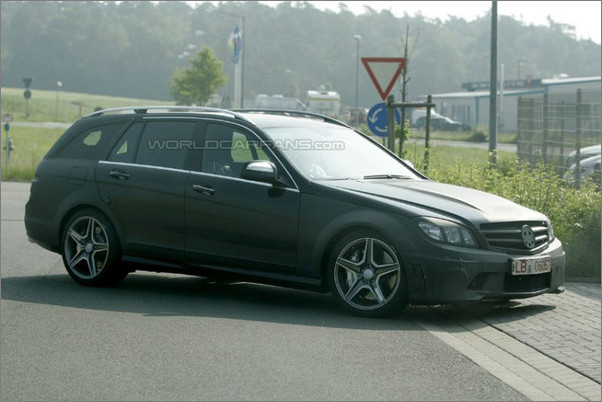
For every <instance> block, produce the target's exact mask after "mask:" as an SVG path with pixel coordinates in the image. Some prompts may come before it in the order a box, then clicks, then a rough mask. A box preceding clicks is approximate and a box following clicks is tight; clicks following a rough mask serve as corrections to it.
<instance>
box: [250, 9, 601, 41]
mask: <svg viewBox="0 0 602 402" xmlns="http://www.w3.org/2000/svg"><path fill="white" fill-rule="evenodd" d="M261 3H264V4H277V3H281V2H280V1H262V2H261ZM309 3H312V4H313V5H314V6H316V7H317V8H319V9H321V10H325V9H330V10H333V11H335V12H338V11H339V3H345V5H346V6H347V8H349V10H350V11H352V12H353V13H355V14H362V13H363V12H364V11H365V9H364V6H369V7H370V8H372V9H373V10H376V11H380V10H383V9H384V10H390V11H391V13H392V14H393V15H395V16H398V17H402V16H403V15H404V13H407V14H408V15H410V16H413V15H415V14H417V13H420V14H422V15H423V16H424V17H426V18H433V19H434V18H439V19H441V20H446V19H447V17H448V16H450V15H452V16H456V17H459V18H463V19H465V20H467V21H472V20H474V19H475V18H477V17H482V16H484V15H486V14H487V13H488V12H489V11H490V10H491V1H345V2H341V1H336V0H335V1H309ZM601 4H602V2H600V1H508V0H507V1H498V6H497V10H498V15H508V16H512V17H514V18H515V19H517V20H519V21H523V22H524V23H525V24H527V25H530V24H531V25H545V26H547V25H548V20H547V17H548V16H550V18H552V20H553V21H554V22H558V23H563V24H569V25H572V26H574V27H575V33H576V35H577V39H591V40H593V41H594V42H596V43H598V44H600V33H601V31H602V28H601V25H600V14H601Z"/></svg>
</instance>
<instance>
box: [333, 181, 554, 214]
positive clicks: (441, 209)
mask: <svg viewBox="0 0 602 402" xmlns="http://www.w3.org/2000/svg"><path fill="white" fill-rule="evenodd" d="M329 186H332V187H336V188H340V189H345V190H349V191H352V192H355V193H360V194H369V195H372V196H376V197H380V198H385V199H387V200H390V201H397V202H400V203H404V204H410V205H413V206H416V207H420V208H423V209H427V210H430V211H433V212H437V213H439V214H443V215H448V216H449V215H453V216H455V217H457V218H459V219H463V220H468V221H471V222H473V223H485V222H508V221H527V220H547V219H546V217H545V216H544V215H543V214H541V213H539V212H536V211H533V210H531V209H529V208H526V207H523V206H521V205H518V204H516V203H514V202H512V201H509V200H507V199H505V198H502V197H499V196H496V195H493V194H489V193H486V192H483V191H479V190H474V189H470V188H466V187H460V186H455V185H451V184H444V183H439V182H436V181H432V180H414V179H391V180H389V179H384V180H382V179H381V180H341V181H332V182H329Z"/></svg>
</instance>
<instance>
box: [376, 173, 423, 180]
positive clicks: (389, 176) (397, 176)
mask: <svg viewBox="0 0 602 402" xmlns="http://www.w3.org/2000/svg"><path fill="white" fill-rule="evenodd" d="M364 179H365V180H371V179H411V177H410V176H403V175H400V174H372V175H368V176H364Z"/></svg>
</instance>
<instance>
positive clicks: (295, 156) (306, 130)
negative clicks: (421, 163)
mask: <svg viewBox="0 0 602 402" xmlns="http://www.w3.org/2000/svg"><path fill="white" fill-rule="evenodd" d="M265 131H266V132H267V134H268V135H269V136H270V137H271V139H272V141H273V142H274V144H275V146H276V147H277V148H278V149H279V150H280V151H281V152H282V153H283V154H284V155H285V156H286V157H287V158H288V159H289V161H290V162H291V163H292V164H293V165H295V167H296V168H297V169H298V170H299V171H300V172H301V173H302V174H303V175H305V176H307V177H309V178H312V179H318V180H343V179H386V178H412V179H415V178H419V176H417V175H416V174H415V173H414V172H413V171H412V170H410V169H409V168H407V167H405V166H404V165H403V164H402V163H401V162H399V160H397V159H396V158H394V157H393V156H391V155H389V154H388V153H387V152H386V151H384V150H383V149H381V148H380V147H379V146H378V145H376V144H374V143H373V142H372V141H370V140H369V139H367V138H365V137H364V136H362V135H361V134H358V133H356V132H354V131H352V130H350V129H347V128H344V127H338V126H323V125H316V126H306V127H274V128H267V129H265Z"/></svg>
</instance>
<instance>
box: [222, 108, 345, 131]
mask: <svg viewBox="0 0 602 402" xmlns="http://www.w3.org/2000/svg"><path fill="white" fill-rule="evenodd" d="M232 111H234V112H241V113H267V114H280V115H283V116H295V117H312V118H317V119H321V120H323V121H325V122H327V123H332V124H337V125H339V126H343V127H347V128H353V127H351V126H349V125H348V124H346V123H343V122H342V121H340V120H337V119H335V118H334V117H330V116H326V115H323V114H319V113H313V112H306V111H304V110H287V109H233V110H232Z"/></svg>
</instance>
